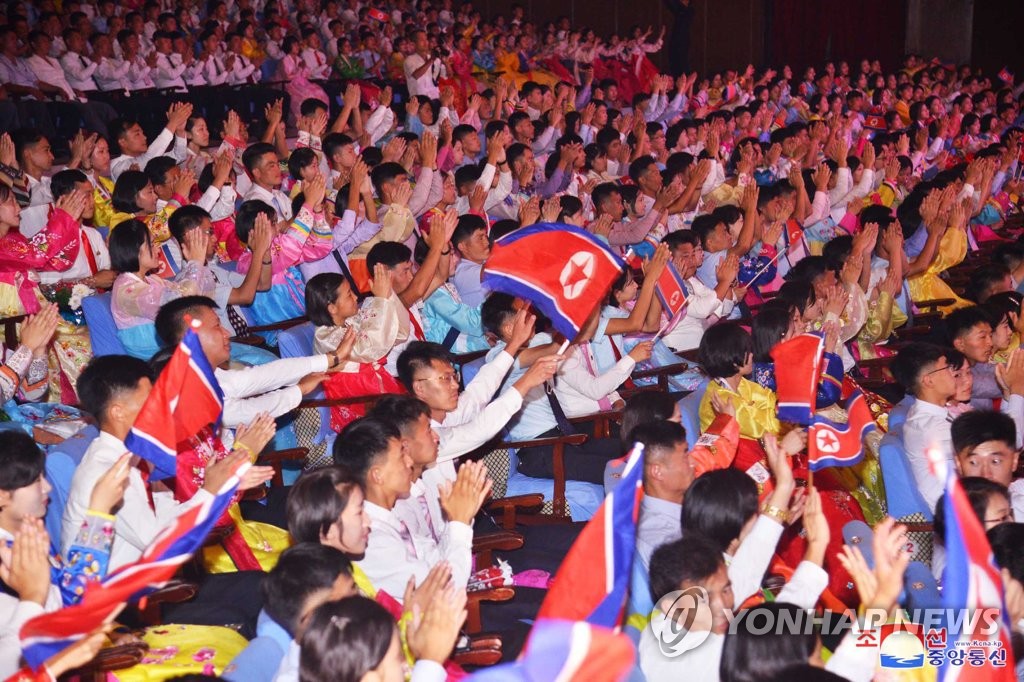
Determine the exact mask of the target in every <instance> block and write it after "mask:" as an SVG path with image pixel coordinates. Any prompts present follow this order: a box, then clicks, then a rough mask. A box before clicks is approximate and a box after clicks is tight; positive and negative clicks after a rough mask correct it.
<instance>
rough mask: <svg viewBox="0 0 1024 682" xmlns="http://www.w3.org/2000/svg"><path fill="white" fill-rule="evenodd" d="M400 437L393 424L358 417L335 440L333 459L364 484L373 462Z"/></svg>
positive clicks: (385, 452) (364, 485)
mask: <svg viewBox="0 0 1024 682" xmlns="http://www.w3.org/2000/svg"><path fill="white" fill-rule="evenodd" d="M401 437H402V434H401V433H399V431H398V427H396V426H395V425H394V424H389V423H388V422H386V421H382V420H380V419H370V418H369V417H363V418H361V419H357V420H355V421H354V422H350V423H349V424H348V425H347V426H346V427H345V428H344V429H342V431H341V433H339V434H338V437H337V438H336V439H335V440H334V453H333V454H334V463H335V464H337V465H339V466H342V467H345V469H347V470H348V472H349V473H350V474H352V476H353V477H355V478H356V479H357V480H358V481H359V484H360V485H361V486H363V488H365V487H366V475H367V474H368V473H369V472H370V468H371V467H372V466H373V465H374V463H375V462H377V461H378V460H379V459H380V458H381V457H384V456H385V455H387V452H388V443H389V441H390V440H391V439H392V438H394V439H396V440H400V439H401Z"/></svg>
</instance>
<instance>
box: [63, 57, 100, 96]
mask: <svg viewBox="0 0 1024 682" xmlns="http://www.w3.org/2000/svg"><path fill="white" fill-rule="evenodd" d="M60 65H61V67H63V69H64V73H65V74H66V75H67V81H68V83H70V84H71V87H73V88H74V89H75V90H81V91H83V92H90V91H93V90H95V89H96V87H97V86H96V81H95V80H94V79H93V74H94V73H96V68H97V67H98V66H99V65H98V64H96V62H94V61H92V60H91V59H89V58H88V57H86V56H85V55H82V54H78V53H77V52H67V53H65V54H64V56H63V57H61V58H60Z"/></svg>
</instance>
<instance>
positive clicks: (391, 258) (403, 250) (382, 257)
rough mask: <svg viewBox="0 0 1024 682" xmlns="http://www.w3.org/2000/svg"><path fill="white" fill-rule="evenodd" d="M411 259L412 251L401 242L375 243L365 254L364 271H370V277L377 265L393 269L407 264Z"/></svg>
mask: <svg viewBox="0 0 1024 682" xmlns="http://www.w3.org/2000/svg"><path fill="white" fill-rule="evenodd" d="M411 258H412V251H411V250H410V249H409V247H408V246H406V245H405V244H403V243H401V242H377V243H376V244H374V245H373V247H371V248H370V251H369V253H367V254H366V269H367V270H369V271H370V276H371V277H372V276H373V270H374V268H376V267H377V264H378V263H381V264H383V265H386V266H387V267H388V268H394V267H398V266H399V265H401V264H402V263H408V262H409V260H410V259H411Z"/></svg>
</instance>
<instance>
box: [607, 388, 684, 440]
mask: <svg viewBox="0 0 1024 682" xmlns="http://www.w3.org/2000/svg"><path fill="white" fill-rule="evenodd" d="M675 409H676V401H675V400H673V399H672V396H670V395H669V394H668V393H662V392H661V391H640V392H638V393H634V394H633V395H632V396H630V398H629V399H628V400H627V401H626V408H625V409H624V410H623V411H622V425H621V428H620V429H619V434H620V435H621V438H622V444H623V445H625V446H626V447H629V446H631V445H632V444H633V441H634V440H635V439H634V438H633V429H635V428H636V427H638V426H640V425H642V424H647V423H649V422H652V421H663V420H666V419H669V418H670V417H671V416H672V413H673V412H674V411H675Z"/></svg>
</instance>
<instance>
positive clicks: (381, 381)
mask: <svg viewBox="0 0 1024 682" xmlns="http://www.w3.org/2000/svg"><path fill="white" fill-rule="evenodd" d="M408 317H409V313H408V311H407V310H406V308H405V305H403V304H402V301H401V300H400V299H399V298H398V296H397V295H395V294H391V296H390V297H389V298H378V297H376V296H371V297H369V298H367V299H366V300H365V301H364V302H363V305H362V307H361V308H360V309H359V312H358V313H356V314H355V315H354V316H352V317H350V318H349V319H348V320H346V321H345V324H343V325H338V326H334V327H317V328H316V332H315V333H314V337H313V352H314V353H329V352H331V351H333V350H334V349H335V348H337V347H338V344H339V343H341V340H342V339H343V338H345V334H346V333H347V332H348V330H349V329H353V330H355V332H356V343H355V346H353V348H352V355H351V356H349V359H348V361H347V362H345V364H344V365H342V367H341V369H340V370H339V371H337V372H334V373H332V374H331V375H330V377H329V378H328V379H327V380H326V381H325V382H324V383H323V389H324V395H326V396H327V398H332V399H333V398H351V397H355V396H363V395H381V394H384V393H405V389H404V388H402V385H401V384H399V383H398V381H396V380H395V378H394V377H393V376H391V374H389V373H388V371H387V370H386V369H385V364H386V362H387V357H388V353H390V352H391V349H392V348H394V346H395V344H398V343H402V342H403V341H405V340H406V339H407V338H408V336H409V325H408V324H405V325H403V324H402V320H405V319H408ZM365 413H366V408H365V407H364V406H362V405H338V406H335V407H332V408H331V428H332V429H334V430H335V431H338V432H340V431H341V430H342V429H343V428H345V426H346V425H347V424H348V423H349V422H351V421H354V420H355V419H358V418H359V417H362V416H363V415H364V414H365Z"/></svg>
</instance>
